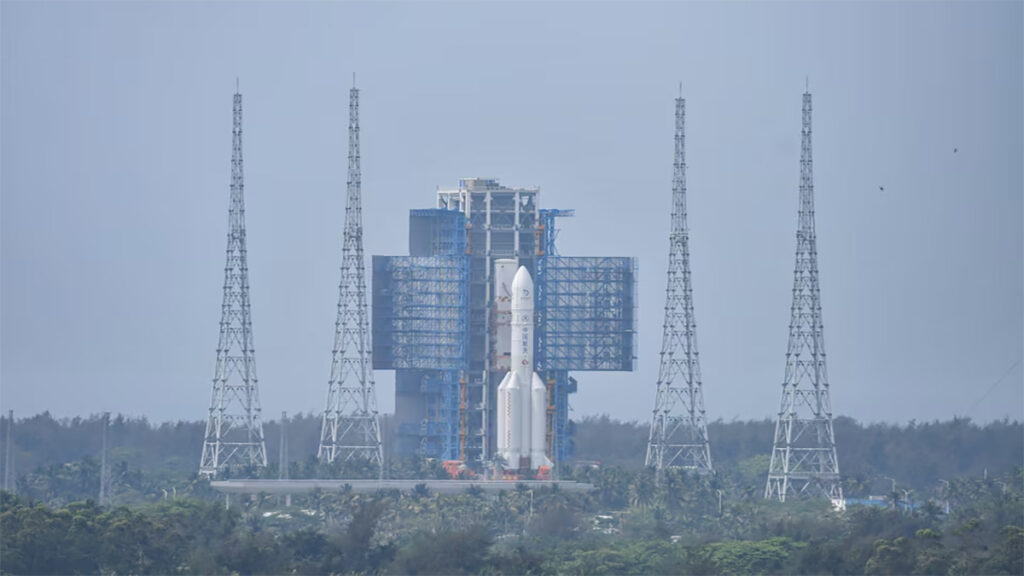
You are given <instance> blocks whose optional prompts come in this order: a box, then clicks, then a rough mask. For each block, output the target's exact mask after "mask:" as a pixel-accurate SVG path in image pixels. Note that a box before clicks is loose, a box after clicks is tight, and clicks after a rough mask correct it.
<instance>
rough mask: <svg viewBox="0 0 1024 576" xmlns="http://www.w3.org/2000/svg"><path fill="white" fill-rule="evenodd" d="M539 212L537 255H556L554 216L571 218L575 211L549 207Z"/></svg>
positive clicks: (556, 237)
mask: <svg viewBox="0 0 1024 576" xmlns="http://www.w3.org/2000/svg"><path fill="white" fill-rule="evenodd" d="M539 212H540V222H539V223H538V224H537V236H538V238H539V239H538V241H537V256H540V257H543V256H558V247H557V246H555V241H556V240H558V228H557V227H556V226H555V218H571V217H573V216H575V215H576V211H575V210H559V209H554V208H549V209H542V210H540V211H539Z"/></svg>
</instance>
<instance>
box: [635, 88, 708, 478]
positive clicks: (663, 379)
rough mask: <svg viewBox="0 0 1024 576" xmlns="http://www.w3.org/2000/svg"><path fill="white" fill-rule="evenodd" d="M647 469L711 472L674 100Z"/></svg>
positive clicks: (679, 113)
mask: <svg viewBox="0 0 1024 576" xmlns="http://www.w3.org/2000/svg"><path fill="white" fill-rule="evenodd" d="M646 465H647V466H653V467H654V468H656V469H657V470H661V469H663V468H685V469H690V470H696V471H698V472H710V471H711V470H712V468H711V449H710V448H709V446H708V429H707V420H706V417H705V414H704V392H703V390H702V388H701V377H700V356H699V354H698V352H697V322H696V320H695V319H694V316H693V290H692V288H691V286H690V233H689V229H688V228H687V225H686V100H685V99H683V98H682V97H681V96H680V97H679V98H676V134H675V170H674V174H673V179H672V231H671V235H670V236H669V256H668V287H667V288H666V289H665V324H664V334H663V336H662V341H661V364H660V367H659V368H658V391H657V396H656V397H655V401H654V415H653V418H652V419H651V436H650V440H649V442H648V444H647V461H646Z"/></svg>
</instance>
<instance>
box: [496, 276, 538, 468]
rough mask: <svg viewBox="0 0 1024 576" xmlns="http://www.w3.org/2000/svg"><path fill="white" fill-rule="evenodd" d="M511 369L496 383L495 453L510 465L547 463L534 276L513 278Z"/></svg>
mask: <svg viewBox="0 0 1024 576" xmlns="http://www.w3.org/2000/svg"><path fill="white" fill-rule="evenodd" d="M511 292H512V307H511V314H510V316H511V322H510V324H511V326H510V329H511V332H512V337H511V355H510V356H511V359H510V370H509V372H508V373H507V374H505V378H504V379H502V381H501V384H500V385H499V386H498V407H497V408H498V414H497V416H498V418H497V420H498V454H499V455H501V456H502V457H503V458H504V459H505V462H506V463H507V464H508V466H509V467H512V468H530V469H534V470H535V469H537V468H539V467H540V466H550V465H551V461H550V460H548V458H547V456H546V454H545V452H546V450H545V443H546V439H547V438H546V434H545V432H546V424H547V418H546V408H547V389H546V388H545V387H544V382H543V381H542V380H541V379H540V376H537V373H536V372H534V371H533V278H531V277H530V273H529V272H528V271H527V270H526V268H525V267H523V266H520V267H519V270H518V271H516V275H515V278H513V280H512V289H511Z"/></svg>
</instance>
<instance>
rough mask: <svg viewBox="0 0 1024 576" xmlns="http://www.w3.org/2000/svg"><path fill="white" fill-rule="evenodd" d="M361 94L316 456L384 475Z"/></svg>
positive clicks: (353, 107)
mask: <svg viewBox="0 0 1024 576" xmlns="http://www.w3.org/2000/svg"><path fill="white" fill-rule="evenodd" d="M359 160H360V158H359V90H358V89H357V88H356V87H355V86H353V87H352V89H351V90H350V91H349V107H348V194H347V198H346V203H345V228H344V233H343V241H342V248H341V281H340V282H339V284H338V316H337V320H336V321H335V325H334V326H335V332H334V349H333V351H332V355H331V379H330V381H329V382H328V385H327V407H326V408H325V409H324V419H323V426H322V428H321V433H320V449H319V452H318V457H319V458H320V460H321V461H323V462H335V461H341V462H347V461H349V460H351V459H353V458H363V459H366V460H367V461H369V462H370V463H373V464H376V465H377V466H378V468H379V471H380V476H381V477H383V475H384V454H383V446H382V445H381V441H380V422H379V420H378V415H377V390H376V388H375V386H374V382H373V368H372V366H371V365H370V357H371V352H370V326H369V314H368V313H367V306H366V266H365V262H364V259H363V209H362V175H361V173H360V167H359Z"/></svg>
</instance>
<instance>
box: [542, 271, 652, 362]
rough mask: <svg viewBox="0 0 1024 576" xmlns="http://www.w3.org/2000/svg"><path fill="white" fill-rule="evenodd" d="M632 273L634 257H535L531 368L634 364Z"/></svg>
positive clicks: (634, 332)
mask: <svg viewBox="0 0 1024 576" xmlns="http://www.w3.org/2000/svg"><path fill="white" fill-rule="evenodd" d="M636 273H637V268H636V260H635V259H633V258H603V257H571V256H545V257H544V258H540V259H538V261H537V283H536V287H535V290H536V299H535V306H536V314H535V316H536V324H537V327H536V330H535V337H536V348H535V351H534V358H535V362H536V364H535V366H536V369H537V370H538V371H547V370H588V371H590V370H593V371H606V370H633V368H634V366H635V362H636V320H637V319H636Z"/></svg>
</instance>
